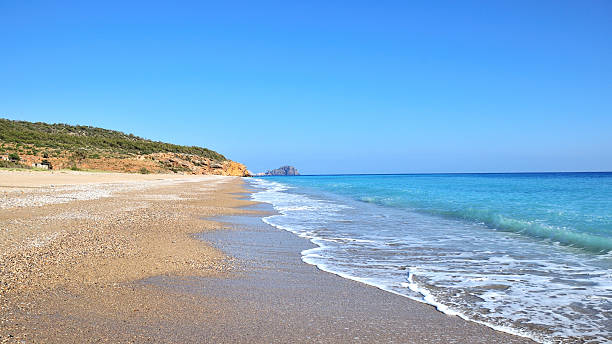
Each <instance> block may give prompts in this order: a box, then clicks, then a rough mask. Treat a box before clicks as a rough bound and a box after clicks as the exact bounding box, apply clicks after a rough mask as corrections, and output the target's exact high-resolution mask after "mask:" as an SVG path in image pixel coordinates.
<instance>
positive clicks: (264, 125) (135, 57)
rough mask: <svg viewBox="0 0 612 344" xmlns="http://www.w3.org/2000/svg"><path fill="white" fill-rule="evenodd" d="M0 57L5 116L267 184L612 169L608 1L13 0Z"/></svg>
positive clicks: (611, 18) (5, 5) (5, 6)
mask: <svg viewBox="0 0 612 344" xmlns="http://www.w3.org/2000/svg"><path fill="white" fill-rule="evenodd" d="M128 2H129V3H130V4H126V3H128ZM0 48H1V49H0V117H7V118H11V119H21V120H29V121H44V122H63V123H70V124H83V125H93V126H100V127H104V128H109V129H116V130H121V131H125V132H129V133H133V134H136V135H139V136H143V137H146V138H150V139H155V140H163V141H168V142H173V143H179V144H186V145H200V146H205V147H208V148H211V149H214V150H217V151H219V152H220V153H222V154H225V155H226V156H227V157H228V158H230V159H233V160H237V161H240V162H243V163H245V164H246V165H247V166H248V167H249V169H251V170H252V171H255V172H258V171H263V170H266V169H269V168H275V167H278V166H280V165H284V164H291V165H294V166H296V167H297V168H298V169H300V171H301V172H303V173H311V174H315V173H394V172H468V171H469V172H496V171H585V170H587V171H588V170H600V171H601V170H607V171H610V170H612V2H611V1H607V0H602V1H595V0H586V1H531V0H530V1H421V2H412V1H356V0H354V1H345V2H341V1H245V2H240V1H211V2H209V3H205V2H204V1H194V2H181V1H177V2H171V1H166V2H163V3H162V2H159V3H156V2H154V1H143V2H141V3H137V2H133V1H118V2H113V1H79V2H63V1H48V2H38V1H7V0H0Z"/></svg>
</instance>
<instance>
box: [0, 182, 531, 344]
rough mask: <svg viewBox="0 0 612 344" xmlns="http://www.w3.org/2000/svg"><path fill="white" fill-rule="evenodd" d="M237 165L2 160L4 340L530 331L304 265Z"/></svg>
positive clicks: (392, 336)
mask: <svg viewBox="0 0 612 344" xmlns="http://www.w3.org/2000/svg"><path fill="white" fill-rule="evenodd" d="M247 191H248V190H247V189H245V187H244V182H243V181H242V179H241V178H237V177H220V176H183V175H154V174H151V175H136V174H118V173H85V172H55V173H50V172H12V171H0V252H1V255H0V299H1V305H0V306H1V307H2V308H1V310H0V341H1V342H26V343H30V342H47V343H82V342H135V343H141V342H162V343H173V342H186V343H201V342H206V343H217V342H244V343H247V342H261V343H263V342H267V343H269V342H279V343H281V342H306V343H310V342H321V343H330V342H338V343H339V342H405V343H409V342H421V343H423V342H437V343H449V342H463V343H477V342H478V343H490V342H494V341H498V342H504V343H509V342H515V343H522V342H529V340H527V339H524V338H521V337H516V336H512V335H508V334H505V333H501V332H497V331H494V330H492V329H489V328H487V327H485V326H481V325H478V324H475V323H471V322H467V321H463V320H461V319H459V318H457V317H452V316H446V315H443V314H442V313H439V312H437V311H436V310H435V309H434V308H433V307H430V306H427V305H424V304H421V303H419V302H416V301H412V300H409V299H407V298H404V297H401V296H398V295H394V294H391V293H388V292H385V291H382V290H379V289H376V288H374V287H370V286H366V285H364V284H360V283H358V282H354V281H350V280H346V279H343V278H340V277H338V276H335V275H332V274H328V273H325V272H322V271H319V270H317V269H316V268H314V267H312V266H310V265H306V264H304V263H302V262H301V261H300V254H299V252H300V251H301V250H302V249H304V248H308V247H309V245H311V244H310V243H308V242H307V241H305V240H304V239H301V238H298V237H296V236H294V235H292V234H290V233H287V232H283V231H280V230H277V229H275V228H273V227H270V226H267V225H265V224H264V223H263V222H261V220H260V216H261V214H264V213H267V212H270V211H271V209H270V208H267V207H266V206H264V205H261V204H259V205H257V204H254V203H253V202H250V201H248V200H247V199H246V198H245V192H247Z"/></svg>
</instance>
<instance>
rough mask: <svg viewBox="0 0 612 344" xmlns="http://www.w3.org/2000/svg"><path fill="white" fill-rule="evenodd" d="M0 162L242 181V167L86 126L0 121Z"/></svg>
mask: <svg viewBox="0 0 612 344" xmlns="http://www.w3.org/2000/svg"><path fill="white" fill-rule="evenodd" d="M0 157H2V160H1V161H0V167H25V168H29V167H32V166H37V167H39V168H48V167H51V168H52V169H65V168H70V169H95V170H104V171H116V172H140V173H168V172H175V173H186V174H222V175H247V171H246V167H245V166H244V165H242V164H239V163H236V162H233V161H230V160H228V159H226V158H225V156H223V155H222V154H219V153H217V152H215V151H212V150H210V149H207V148H202V147H196V146H181V145H175V144H171V143H165V142H158V141H152V140H148V139H145V138H141V137H138V136H135V135H132V134H125V133H122V132H119V131H114V130H108V129H102V128H96V127H90V126H81V125H76V126H75V125H68V124H48V123H40V122H37V123H32V122H26V121H13V120H8V119H2V118H0ZM41 164H42V165H41Z"/></svg>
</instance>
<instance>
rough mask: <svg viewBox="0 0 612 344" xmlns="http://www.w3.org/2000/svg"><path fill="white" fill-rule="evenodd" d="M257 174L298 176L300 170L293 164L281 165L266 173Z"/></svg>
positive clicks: (259, 174)
mask: <svg viewBox="0 0 612 344" xmlns="http://www.w3.org/2000/svg"><path fill="white" fill-rule="evenodd" d="M257 175H258V176H299V175H300V172H298V170H297V169H296V168H295V167H293V166H281V167H279V168H277V169H274V170H269V171H268V172H266V173H258V174H257Z"/></svg>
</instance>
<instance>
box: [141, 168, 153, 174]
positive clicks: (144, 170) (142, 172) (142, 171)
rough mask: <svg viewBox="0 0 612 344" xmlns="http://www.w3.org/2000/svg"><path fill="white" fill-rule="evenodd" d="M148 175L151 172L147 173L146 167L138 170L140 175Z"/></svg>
mask: <svg viewBox="0 0 612 344" xmlns="http://www.w3.org/2000/svg"><path fill="white" fill-rule="evenodd" d="M149 173H151V172H149V170H147V168H146V167H143V168H141V169H140V174H149Z"/></svg>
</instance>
